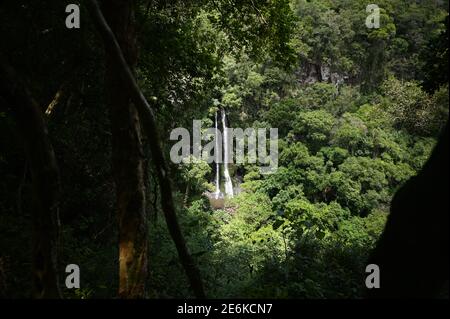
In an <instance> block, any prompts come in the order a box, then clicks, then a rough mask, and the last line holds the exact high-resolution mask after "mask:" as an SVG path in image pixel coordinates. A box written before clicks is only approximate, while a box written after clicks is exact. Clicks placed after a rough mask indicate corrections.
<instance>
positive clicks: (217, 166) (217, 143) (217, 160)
mask: <svg viewBox="0 0 450 319" xmlns="http://www.w3.org/2000/svg"><path fill="white" fill-rule="evenodd" d="M215 123H216V149H215V150H214V153H215V157H216V160H215V161H216V192H215V193H214V195H215V197H216V198H219V195H220V164H219V156H218V155H219V137H218V135H219V128H218V127H217V111H216V118H215Z"/></svg>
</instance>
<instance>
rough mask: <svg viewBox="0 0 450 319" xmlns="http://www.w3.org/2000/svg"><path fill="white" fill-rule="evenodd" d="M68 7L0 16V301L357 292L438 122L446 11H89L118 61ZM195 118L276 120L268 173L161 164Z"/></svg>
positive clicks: (150, 3) (206, 4)
mask: <svg viewBox="0 0 450 319" xmlns="http://www.w3.org/2000/svg"><path fill="white" fill-rule="evenodd" d="M77 4H79V6H80V9H81V12H80V16H81V27H80V28H79V29H76V28H75V29H68V28H67V27H66V25H65V23H64V21H65V19H66V17H67V15H68V14H67V13H66V12H65V8H66V6H67V5H68V3H65V2H64V1H63V2H61V1H57V0H48V1H39V2H38V1H26V0H5V1H2V3H1V4H0V19H1V21H2V23H1V24H0V39H1V41H0V59H1V64H0V65H1V68H0V70H1V72H0V77H1V79H0V86H2V90H1V91H0V176H1V179H0V297H7V298H18V297H30V296H32V295H33V296H35V297H65V298H114V297H117V296H120V297H123V298H143V297H148V298H185V297H194V296H197V297H198V296H201V295H203V294H204V295H206V296H207V297H211V298H228V297H242V298H245V297H250V298H253V297H260V298H361V297H363V296H364V294H365V292H364V291H365V289H366V287H365V286H364V278H365V275H366V274H365V267H366V265H367V259H368V256H369V254H370V252H371V250H372V249H373V248H374V246H375V244H376V242H377V240H378V238H379V236H380V234H381V233H382V231H383V229H384V226H385V223H386V220H387V218H388V216H389V207H390V203H391V200H392V197H393V196H394V194H395V193H396V191H397V190H398V189H399V188H400V187H401V186H402V185H403V184H404V183H405V182H406V181H407V180H408V179H410V178H411V177H412V176H415V175H417V174H418V173H419V172H420V170H421V169H422V167H423V165H424V164H425V162H426V161H427V159H428V158H429V156H430V154H431V152H432V150H433V147H434V146H435V144H436V142H437V139H438V136H439V134H440V132H441V131H442V129H443V128H444V126H445V124H446V123H447V120H448V112H449V100H448V98H449V96H448V77H447V76H448V75H447V71H446V70H447V69H448V44H447V43H448V1H439V0H426V1H412V0H411V1H402V0H389V1H388V0H378V1H377V3H376V4H377V6H378V7H379V8H380V18H379V20H380V25H379V27H377V28H368V27H367V26H366V19H367V17H368V15H369V14H370V12H369V13H368V12H367V11H366V7H367V5H368V4H369V3H368V2H367V1H362V0H335V1H331V0H310V1H308V0H264V1H253V0H242V1H235V0H232V1H227V0H200V1H190V0H184V1H183V0H173V1H162V0H139V1H132V0H129V1H125V0H111V1H102V2H101V11H102V13H103V15H104V16H105V19H106V22H107V23H108V24H109V26H110V27H111V30H112V32H113V33H114V35H115V39H116V40H117V43H118V44H119V46H120V49H121V50H118V51H117V52H116V51H114V49H113V48H114V46H113V45H112V44H111V42H108V40H107V37H105V36H104V35H105V34H104V32H103V33H102V29H101V26H99V24H98V21H96V18H95V13H93V11H94V10H95V8H93V6H92V1H90V0H86V1H79V2H77ZM116 53H118V54H119V53H120V54H122V55H123V59H124V61H125V62H126V64H124V66H127V67H128V68H129V70H130V71H131V74H132V75H133V78H135V79H136V83H137V86H136V87H138V89H139V90H140V91H141V92H142V94H143V97H145V99H144V100H145V101H146V102H147V103H148V105H147V106H148V107H149V109H148V110H149V111H148V113H145V111H146V109H145V108H144V107H143V106H141V104H140V102H139V101H138V100H137V99H138V97H136V96H137V95H136V94H137V93H136V94H134V93H132V92H133V91H132V88H131V85H130V83H129V82H128V80H127V79H128V78H127V77H126V76H124V74H126V73H124V72H125V71H124V69H123V68H122V65H121V64H120V63H119V62H118V61H120V59H119V55H117V54H116ZM130 79H131V77H130ZM12 81H13V82H12ZM18 88H20V89H18ZM19 104H20V105H22V107H19V106H18V105H19ZM144 104H145V103H144ZM27 112H31V113H27ZM143 112H144V113H143ZM28 114H34V115H33V116H34V117H31V115H30V116H29V115H28ZM146 116H148V117H146ZM30 118H35V119H36V121H37V122H36V123H38V124H39V125H29V126H27V123H28V122H27V121H31V120H30ZM42 119H44V120H42ZM193 120H199V121H200V120H201V121H202V122H201V123H202V124H201V125H202V126H201V132H202V133H204V132H206V130H207V129H208V128H214V127H215V125H218V127H219V128H220V129H221V130H222V128H223V127H225V126H227V127H230V128H243V129H246V128H255V129H258V128H260V129H270V128H277V129H278V138H279V139H278V167H277V169H276V171H275V172H273V173H272V174H261V171H260V163H250V162H249V161H245V162H244V163H232V164H229V165H223V164H222V165H219V166H217V165H215V164H211V163H207V162H206V161H205V160H204V159H202V158H192V157H191V159H192V160H191V161H184V162H182V163H180V164H176V163H173V162H172V161H170V156H169V154H170V151H171V148H172V147H173V145H174V143H175V142H174V141H172V140H170V138H169V136H170V133H171V132H172V130H174V129H175V128H180V127H181V128H186V129H187V130H188V131H189V132H190V133H191V135H192V133H193ZM149 123H150V124H149ZM152 123H153V124H154V125H155V127H154V131H152V129H151V128H149V125H151V124H152ZM33 130H34V131H33ZM36 132H38V133H39V132H41V133H42V136H41V135H39V134H38V133H36ZM148 132H154V133H155V134H149V133H148ZM44 133H47V134H44ZM156 136H158V137H157V138H156ZM40 138H41V139H40ZM33 141H34V142H33ZM36 141H38V142H39V141H43V142H42V143H40V142H39V143H38V142H36ZM44 142H45V143H44ZM39 147H41V148H39ZM24 150H25V151H24ZM43 150H46V152H44V151H43ZM160 153H161V156H159V155H160ZM36 154H37V155H36ZM52 154H54V155H52ZM246 159H248V157H246ZM39 163H41V164H39ZM53 164H54V165H53ZM48 176H50V177H48ZM227 176H229V179H227ZM52 178H53V179H52ZM224 181H225V183H224ZM227 182H229V183H230V184H229V185H232V186H233V188H232V189H233V191H232V194H229V193H228V191H227V190H226V186H227ZM43 185H44V186H46V187H47V190H49V191H51V192H52V193H51V194H48V193H47V194H45V193H46V189H45V188H42V187H44V186H43ZM53 192H54V193H53ZM169 194H170V196H169ZM219 194H220V196H219ZM53 195H54V196H53ZM226 195H229V196H226ZM43 198H44V199H45V200H44V199H43ZM39 203H40V204H39ZM36 205H38V206H36ZM39 205H40V206H39ZM36 207H40V208H39V210H37V208H36ZM46 207H47V210H46ZM37 211H38V213H37ZM46 214H47V215H46ZM50 215H51V216H50ZM44 217H45V218H48V220H49V221H51V226H48V225H47V224H45V223H44V222H43V221H42V220H41V219H42V218H44ZM50 217H52V218H53V219H51V218H50ZM424 218H425V217H424ZM43 234H45V235H43ZM43 236H44V238H43ZM52 236H53V237H52ZM36 243H37V244H36ZM46 251H47V252H48V254H47V253H45V252H46ZM50 251H51V254H50ZM40 252H41V253H42V252H44V253H43V254H44V257H42V255H40ZM56 256H57V260H56V259H54V258H53V257H55V258H56ZM41 257H42V258H43V259H44V262H42V261H41V260H40V259H39V258H41ZM42 263H46V264H45V265H46V266H45V267H43V269H40V268H39V267H40V266H41V264H42ZM69 264H76V265H78V266H79V267H80V271H81V278H82V281H81V287H80V288H79V289H67V288H66V286H65V285H64V278H65V276H66V275H67V274H66V273H65V272H64V270H65V267H66V265H69ZM53 266H54V269H53V271H54V273H53V272H52V269H51V267H53ZM48 267H50V268H48ZM42 273H45V275H42ZM53 277H55V278H56V277H60V279H59V282H58V281H56V279H55V283H54V287H53V288H49V286H52V280H53V279H52V278H53ZM42 285H43V286H42ZM447 289H448V288H447ZM442 294H444V295H446V296H448V290H447V291H443V292H442Z"/></svg>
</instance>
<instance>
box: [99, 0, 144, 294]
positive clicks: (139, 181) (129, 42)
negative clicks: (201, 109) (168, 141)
mask: <svg viewBox="0 0 450 319" xmlns="http://www.w3.org/2000/svg"><path fill="white" fill-rule="evenodd" d="M134 6H135V4H134V1H129V0H109V1H105V2H104V5H103V8H104V9H103V11H104V13H105V17H106V19H107V21H108V23H109V25H110V26H111V29H112V31H113V32H114V34H115V36H116V38H117V41H118V43H119V45H120V47H121V49H122V51H123V53H124V57H125V59H126V62H127V63H128V66H129V67H130V68H131V70H134V67H135V65H136V60H137V52H136V36H135V30H134V24H135V21H134ZM118 68H119V66H118V65H117V63H116V59H115V57H114V56H112V54H111V53H110V51H106V88H107V103H108V105H109V113H110V120H111V126H112V129H111V131H112V153H113V154H112V157H113V158H112V163H113V174H114V180H115V184H116V196H117V203H116V205H117V207H116V209H117V217H118V223H119V296H120V297H121V298H143V297H144V293H145V281H146V277H147V249H148V247H147V246H148V244H147V241H148V227H147V218H146V210H145V208H146V205H145V184H144V156H143V151H142V141H141V130H140V123H139V116H138V113H137V111H136V108H135V107H134V105H133V104H132V101H131V97H130V94H129V90H128V89H127V84H126V83H124V79H123V77H122V76H121V73H120V70H118Z"/></svg>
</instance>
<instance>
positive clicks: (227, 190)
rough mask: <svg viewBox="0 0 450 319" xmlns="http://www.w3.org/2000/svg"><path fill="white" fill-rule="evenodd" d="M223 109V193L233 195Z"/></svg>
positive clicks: (223, 111)
mask: <svg viewBox="0 0 450 319" xmlns="http://www.w3.org/2000/svg"><path fill="white" fill-rule="evenodd" d="M226 120H227V118H226V114H225V110H222V124H223V175H224V177H225V195H227V196H228V197H233V183H232V182H231V177H230V172H229V171H228V163H227V161H228V156H229V154H228V151H229V150H228V132H227V122H226Z"/></svg>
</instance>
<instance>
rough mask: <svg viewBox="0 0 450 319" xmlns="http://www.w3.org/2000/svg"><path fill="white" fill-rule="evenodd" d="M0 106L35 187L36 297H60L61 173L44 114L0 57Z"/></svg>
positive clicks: (33, 242)
mask: <svg viewBox="0 0 450 319" xmlns="http://www.w3.org/2000/svg"><path fill="white" fill-rule="evenodd" d="M0 59H1V60H2V61H0V103H5V104H6V105H7V107H8V108H9V109H10V110H11V113H12V115H13V117H14V119H15V121H16V124H17V128H18V130H19V133H20V135H21V136H22V139H23V143H24V148H25V152H26V157H27V161H28V164H29V167H30V170H31V177H32V187H33V212H32V223H33V237H32V245H33V261H32V267H33V268H32V272H33V298H59V297H60V292H59V289H58V280H57V277H58V276H57V248H58V247H57V246H58V245H57V244H58V232H59V216H58V209H59V199H58V197H59V191H60V184H59V171H58V167H57V165H56V159H55V154H54V152H53V148H52V145H51V144H50V141H49V138H48V132H47V126H46V123H45V121H44V117H43V113H42V111H41V109H40V108H39V106H38V105H37V103H36V102H35V101H34V100H33V98H32V97H31V95H30V93H29V91H28V90H27V88H26V87H25V86H24V85H23V84H22V83H21V81H20V80H19V79H18V77H17V76H16V74H15V72H14V70H13V69H12V68H10V67H9V66H8V65H6V64H4V60H3V59H2V58H1V57H0Z"/></svg>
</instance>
